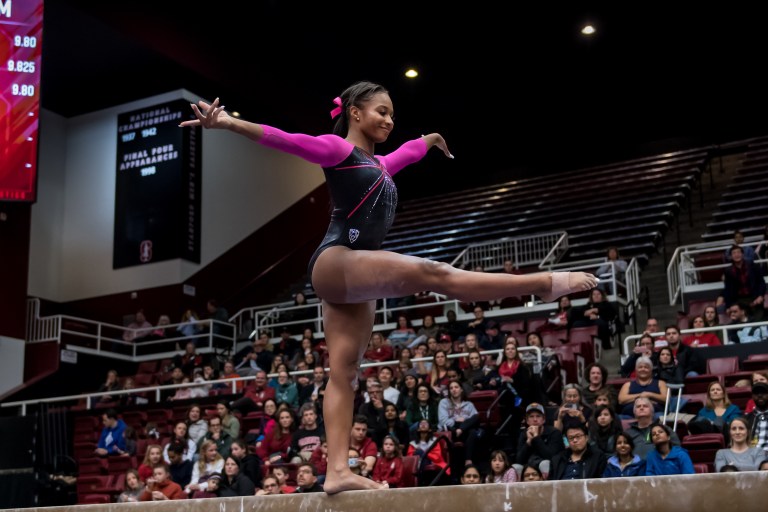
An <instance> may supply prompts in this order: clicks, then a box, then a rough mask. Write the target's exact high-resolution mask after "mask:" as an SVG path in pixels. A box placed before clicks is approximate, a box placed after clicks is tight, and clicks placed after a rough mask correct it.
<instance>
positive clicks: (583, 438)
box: [549, 425, 607, 480]
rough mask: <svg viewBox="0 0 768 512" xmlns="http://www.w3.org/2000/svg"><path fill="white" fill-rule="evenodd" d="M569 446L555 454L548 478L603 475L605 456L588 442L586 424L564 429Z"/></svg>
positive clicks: (564, 478)
mask: <svg viewBox="0 0 768 512" xmlns="http://www.w3.org/2000/svg"><path fill="white" fill-rule="evenodd" d="M565 436H566V439H568V444H569V447H568V448H567V449H566V450H565V451H563V452H560V453H558V454H557V455H555V457H554V458H553V459H552V469H551V470H550V472H549V480H582V479H585V478H600V477H602V476H603V472H604V471H605V466H606V463H607V458H606V456H605V453H603V452H602V451H600V449H599V448H598V447H597V446H591V445H590V444H589V431H588V430H587V427H586V425H579V426H571V427H569V428H568V429H567V430H566V431H565Z"/></svg>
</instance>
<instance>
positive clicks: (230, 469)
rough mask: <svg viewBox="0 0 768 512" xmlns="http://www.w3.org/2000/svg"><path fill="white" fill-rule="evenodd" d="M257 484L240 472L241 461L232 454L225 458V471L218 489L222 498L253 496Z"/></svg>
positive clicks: (218, 494) (218, 493) (217, 492)
mask: <svg viewBox="0 0 768 512" xmlns="http://www.w3.org/2000/svg"><path fill="white" fill-rule="evenodd" d="M255 492H256V486H255V485H253V482H251V479H250V478H248V477H247V476H245V475H244V474H242V473H240V461H239V460H238V459H236V458H234V457H232V456H231V455H230V456H229V457H227V458H226V459H225V460H224V472H223V474H222V475H221V481H220V482H219V488H218V490H217V491H216V494H217V496H219V497H220V498H228V497H231V496H253V495H254V493H255Z"/></svg>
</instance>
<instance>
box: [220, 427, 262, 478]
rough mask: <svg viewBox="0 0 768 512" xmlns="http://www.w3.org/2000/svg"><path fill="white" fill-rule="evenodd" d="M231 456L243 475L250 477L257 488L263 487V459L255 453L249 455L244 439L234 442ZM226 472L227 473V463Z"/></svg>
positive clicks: (231, 447) (231, 446)
mask: <svg viewBox="0 0 768 512" xmlns="http://www.w3.org/2000/svg"><path fill="white" fill-rule="evenodd" d="M229 456H230V457H232V458H233V459H235V460H236V461H237V464H238V467H239V473H240V474H241V475H243V476H246V477H248V480H250V481H251V482H252V483H253V485H255V486H256V487H261V475H262V470H261V459H259V458H258V457H257V456H256V455H254V454H253V453H248V445H247V444H246V443H245V441H243V440H242V439H235V440H234V441H232V444H231V445H230V453H229ZM224 472H225V473H226V472H227V469H226V463H225V468H224Z"/></svg>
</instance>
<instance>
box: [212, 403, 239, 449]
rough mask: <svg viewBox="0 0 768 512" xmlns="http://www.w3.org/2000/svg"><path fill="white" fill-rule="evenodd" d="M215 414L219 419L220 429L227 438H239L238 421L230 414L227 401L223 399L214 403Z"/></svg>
mask: <svg viewBox="0 0 768 512" xmlns="http://www.w3.org/2000/svg"><path fill="white" fill-rule="evenodd" d="M216 414H218V415H219V418H221V429H222V430H223V431H224V432H226V433H227V434H229V437H231V438H232V439H237V438H238V437H240V420H238V419H237V416H235V415H234V414H232V410H231V409H230V408H229V400H226V399H223V400H219V401H218V402H216Z"/></svg>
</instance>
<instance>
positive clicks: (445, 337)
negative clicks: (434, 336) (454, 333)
mask: <svg viewBox="0 0 768 512" xmlns="http://www.w3.org/2000/svg"><path fill="white" fill-rule="evenodd" d="M450 342H451V336H450V334H441V335H440V343H450Z"/></svg>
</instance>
